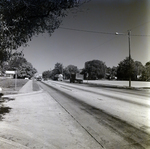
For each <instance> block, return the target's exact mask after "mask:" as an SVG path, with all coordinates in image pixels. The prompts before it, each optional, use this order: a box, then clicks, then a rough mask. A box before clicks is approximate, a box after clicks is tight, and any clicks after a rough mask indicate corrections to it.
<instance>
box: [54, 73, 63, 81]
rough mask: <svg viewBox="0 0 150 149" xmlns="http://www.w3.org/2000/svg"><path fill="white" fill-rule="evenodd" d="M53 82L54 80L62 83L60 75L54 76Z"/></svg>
mask: <svg viewBox="0 0 150 149" xmlns="http://www.w3.org/2000/svg"><path fill="white" fill-rule="evenodd" d="M54 80H56V81H63V75H62V74H56V75H55V76H54Z"/></svg>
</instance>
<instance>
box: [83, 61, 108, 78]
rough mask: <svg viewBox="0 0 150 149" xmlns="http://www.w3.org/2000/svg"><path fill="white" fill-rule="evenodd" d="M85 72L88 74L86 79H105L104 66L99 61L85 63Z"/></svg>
mask: <svg viewBox="0 0 150 149" xmlns="http://www.w3.org/2000/svg"><path fill="white" fill-rule="evenodd" d="M85 72H86V73H88V79H92V80H93V79H94V80H95V79H101V78H105V73H106V65H105V63H104V62H102V61H100V60H92V61H88V62H85Z"/></svg>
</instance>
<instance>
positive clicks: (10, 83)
mask: <svg viewBox="0 0 150 149" xmlns="http://www.w3.org/2000/svg"><path fill="white" fill-rule="evenodd" d="M27 82H28V80H26V79H17V80H16V88H15V79H10V78H0V87H1V88H2V92H3V93H4V94H5V93H6V92H10V93H11V92H12V93H13V92H14V93H15V91H19V90H20V88H21V87H22V86H23V85H25V84H26V83H27Z"/></svg>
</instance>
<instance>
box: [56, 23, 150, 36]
mask: <svg viewBox="0 0 150 149" xmlns="http://www.w3.org/2000/svg"><path fill="white" fill-rule="evenodd" d="M147 23H148V22H147ZM145 24H146V23H145ZM141 25H144V24H141ZM141 25H139V26H141ZM139 26H137V27H139ZM59 28H60V29H65V30H71V31H77V32H86V33H96V34H104V35H116V34H115V33H112V32H102V31H92V30H83V29H75V28H67V27H59ZM135 28H136V27H135ZM132 29H133V28H132ZM120 35H123V36H125V35H127V34H125V33H124V34H120ZM131 36H141V37H142V36H143V37H144V36H145V37H146V36H150V35H140V34H139V35H136V34H133V35H131Z"/></svg>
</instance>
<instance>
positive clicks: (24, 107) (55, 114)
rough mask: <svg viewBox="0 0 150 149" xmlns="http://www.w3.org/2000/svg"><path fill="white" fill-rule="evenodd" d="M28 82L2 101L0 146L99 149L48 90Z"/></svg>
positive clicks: (42, 148) (2, 148) (20, 148)
mask: <svg viewBox="0 0 150 149" xmlns="http://www.w3.org/2000/svg"><path fill="white" fill-rule="evenodd" d="M32 90H33V87H32V81H28V82H27V84H25V86H23V87H22V89H21V90H20V91H19V94H17V95H7V96H4V97H3V98H6V97H7V98H12V99H14V100H11V101H9V102H4V103H3V105H4V106H5V107H10V108H11V111H10V113H7V114H6V115H4V116H3V120H2V121H0V149H10V148H11V149H29V148H30V149H93V148H96V149H101V147H100V145H99V144H98V143H97V142H96V141H95V140H94V139H93V138H92V137H91V136H89V135H88V133H87V132H86V131H85V130H84V129H83V128H82V127H81V126H80V124H79V123H78V122H76V121H75V120H74V119H73V118H72V117H71V116H70V115H69V114H68V113H67V112H66V111H65V110H64V109H63V108H62V107H61V106H60V105H59V104H58V103H57V102H56V101H55V100H54V99H53V98H52V97H51V96H50V95H49V94H48V93H47V92H45V91H43V90H39V91H34V92H33V91H32Z"/></svg>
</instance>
